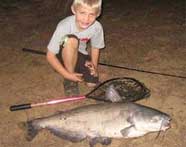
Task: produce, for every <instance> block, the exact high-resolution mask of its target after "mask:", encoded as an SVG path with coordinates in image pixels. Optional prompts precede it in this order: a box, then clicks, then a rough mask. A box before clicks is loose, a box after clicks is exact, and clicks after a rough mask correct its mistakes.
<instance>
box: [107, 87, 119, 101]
mask: <svg viewBox="0 0 186 147" xmlns="http://www.w3.org/2000/svg"><path fill="white" fill-rule="evenodd" d="M105 97H106V99H107V100H109V101H111V102H121V101H122V98H121V96H120V95H119V93H118V92H117V91H116V89H115V88H114V85H113V84H112V85H110V86H109V87H108V88H107V89H106V92H105Z"/></svg>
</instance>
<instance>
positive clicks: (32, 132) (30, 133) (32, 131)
mask: <svg viewBox="0 0 186 147" xmlns="http://www.w3.org/2000/svg"><path fill="white" fill-rule="evenodd" d="M19 127H20V128H21V129H23V130H26V133H25V138H26V140H27V141H32V140H33V139H34V137H35V136H36V135H37V134H38V131H39V130H38V129H36V128H34V126H33V125H32V121H28V122H23V123H20V124H19Z"/></svg>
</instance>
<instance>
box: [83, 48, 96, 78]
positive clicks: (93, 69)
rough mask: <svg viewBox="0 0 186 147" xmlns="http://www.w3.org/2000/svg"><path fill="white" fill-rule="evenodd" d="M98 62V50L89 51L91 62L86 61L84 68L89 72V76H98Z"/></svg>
mask: <svg viewBox="0 0 186 147" xmlns="http://www.w3.org/2000/svg"><path fill="white" fill-rule="evenodd" d="M98 60H99V49H97V48H92V49H91V61H87V62H86V63H85V66H87V67H88V68H89V70H90V73H91V75H94V76H95V77H96V76H98Z"/></svg>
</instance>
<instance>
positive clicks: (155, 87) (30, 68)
mask: <svg viewBox="0 0 186 147" xmlns="http://www.w3.org/2000/svg"><path fill="white" fill-rule="evenodd" d="M28 2H29V1H28ZM117 2H119V3H114V2H112V1H109V0H105V1H104V7H103V15H102V17H101V18H99V20H100V21H101V23H102V24H103V26H104V30H105V41H106V48H105V49H104V50H103V51H102V52H101V58H100V61H101V62H104V63H110V64H113V65H120V66H125V67H130V68H137V69H143V70H147V71H155V72H159V73H167V74H172V75H177V76H184V77H186V60H185V56H186V42H185V40H186V28H185V26H184V25H183V21H184V15H183V5H182V1H178V2H177V3H176V2H173V1H168V0H163V1H160V0H158V1H153V0H151V1H147V0H143V1H136V2H129V1H127V0H126V1H117ZM62 5H63V4H62ZM41 6H42V5H41V2H40V1H39V0H37V1H34V2H29V3H24V4H23V3H19V4H17V5H16V6H14V7H12V8H6V9H5V8H4V9H2V8H1V9H0V28H1V30H0V40H1V43H0V111H1V114H0V120H1V121H0V134H1V135H0V136H1V137H0V146H1V147H20V146H23V147H59V146H63V147H75V146H88V142H87V141H83V142H80V143H71V142H69V141H66V140H63V139H60V138H58V137H56V136H54V135H52V134H50V133H49V132H48V131H42V132H41V133H39V135H38V136H37V137H36V138H35V139H34V140H33V141H32V142H28V141H26V140H25V137H24V131H23V130H22V129H20V127H19V124H20V122H25V121H27V120H31V119H34V118H38V117H43V116H47V115H49V114H53V113H56V112H58V111H62V110H66V109H70V108H74V107H78V106H82V105H85V104H90V103H95V101H94V100H90V99H86V100H83V101H78V102H70V103H65V104H58V105H53V106H45V107H40V108H33V109H30V110H24V111H16V112H10V111H9V106H11V105H15V104H22V103H36V102H43V101H46V100H51V99H54V98H58V97H64V91H63V85H62V81H63V78H62V77H61V76H59V75H58V74H57V73H56V72H55V71H54V70H53V69H52V68H51V67H50V66H49V64H48V63H47V61H46V59H45V57H44V56H39V55H34V54H30V53H25V52H23V51H22V50H21V49H22V48H23V47H27V48H32V49H39V50H42V51H45V48H46V46H47V43H48V41H49V39H50V37H51V35H52V33H53V31H54V29H55V27H56V25H57V23H58V22H59V20H60V19H61V15H60V14H61V13H59V12H60V9H59V8H58V9H57V10H56V11H57V12H56V11H54V10H55V9H53V10H50V9H49V8H50V7H44V6H45V5H43V7H41ZM99 70H100V80H101V81H104V80H107V79H110V78H113V77H123V76H125V77H133V78H136V79H137V80H139V81H141V82H143V83H144V84H145V85H146V86H147V87H148V88H149V89H150V90H151V96H150V98H149V99H148V100H141V101H139V103H141V104H144V105H147V106H151V107H153V108H156V109H159V110H161V111H163V112H166V113H168V114H170V115H171V117H172V127H171V129H169V130H168V131H167V132H166V133H161V134H160V136H159V137H158V138H157V139H156V136H157V133H152V134H149V135H146V136H144V137H139V138H136V139H113V142H112V144H111V145H109V146H110V147H123V146H125V147H149V146H151V147H184V146H185V145H186V111H185V110H186V78H177V77H168V76H162V75H154V74H148V73H143V72H135V71H131V70H124V69H123V70H122V69H117V68H111V67H104V66H99ZM88 91H89V89H87V88H86V87H85V86H84V85H83V84H81V92H82V94H84V93H87V92H88ZM99 146H101V145H100V144H97V145H96V147H99Z"/></svg>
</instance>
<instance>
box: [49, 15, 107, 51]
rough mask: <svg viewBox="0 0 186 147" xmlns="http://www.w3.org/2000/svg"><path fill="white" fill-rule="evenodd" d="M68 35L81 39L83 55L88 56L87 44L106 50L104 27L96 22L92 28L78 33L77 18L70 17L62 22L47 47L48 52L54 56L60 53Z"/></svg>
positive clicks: (80, 48) (80, 45) (80, 49)
mask: <svg viewBox="0 0 186 147" xmlns="http://www.w3.org/2000/svg"><path fill="white" fill-rule="evenodd" d="M68 34H73V35H76V36H77V37H78V38H79V41H80V44H79V52H81V53H83V54H86V55H87V54H88V52H87V42H88V41H90V44H91V46H92V47H94V48H98V49H101V48H104V47H105V43H104V34H103V28H102V25H101V24H100V23H99V22H98V21H97V20H96V21H95V22H94V23H93V24H92V25H91V26H90V27H88V28H87V29H86V30H83V31H78V29H77V27H76V24H75V16H74V15H72V16H69V17H67V18H65V19H64V20H61V21H60V22H59V23H58V25H57V28H56V30H55V32H54V34H53V36H52V38H51V40H50V42H49V44H48V46H47V48H48V50H49V51H51V52H53V53H54V54H57V53H59V50H60V45H61V41H62V40H63V38H64V36H66V35H68Z"/></svg>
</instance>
